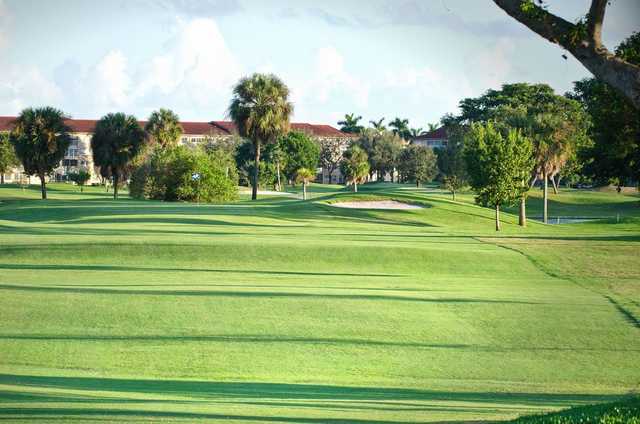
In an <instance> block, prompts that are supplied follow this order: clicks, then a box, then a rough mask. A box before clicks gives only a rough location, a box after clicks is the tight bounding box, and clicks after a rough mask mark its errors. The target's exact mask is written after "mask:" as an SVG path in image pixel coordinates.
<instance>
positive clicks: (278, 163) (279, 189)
mask: <svg viewBox="0 0 640 424" xmlns="http://www.w3.org/2000/svg"><path fill="white" fill-rule="evenodd" d="M276 173H277V176H278V189H277V191H282V185H281V182H280V161H279V160H278V161H276Z"/></svg>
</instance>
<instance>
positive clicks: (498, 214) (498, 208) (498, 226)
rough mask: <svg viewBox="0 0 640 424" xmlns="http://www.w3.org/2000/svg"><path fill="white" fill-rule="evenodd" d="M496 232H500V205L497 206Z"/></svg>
mask: <svg viewBox="0 0 640 424" xmlns="http://www.w3.org/2000/svg"><path fill="white" fill-rule="evenodd" d="M496 231H500V205H498V204H496Z"/></svg>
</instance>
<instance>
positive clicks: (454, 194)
mask: <svg viewBox="0 0 640 424" xmlns="http://www.w3.org/2000/svg"><path fill="white" fill-rule="evenodd" d="M451 194H452V195H453V201H454V202H455V201H456V191H455V190H451Z"/></svg>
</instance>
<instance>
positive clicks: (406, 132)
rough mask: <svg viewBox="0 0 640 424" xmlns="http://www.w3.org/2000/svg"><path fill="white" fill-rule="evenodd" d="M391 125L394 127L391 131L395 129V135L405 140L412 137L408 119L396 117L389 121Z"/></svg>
mask: <svg viewBox="0 0 640 424" xmlns="http://www.w3.org/2000/svg"><path fill="white" fill-rule="evenodd" d="M389 127H390V128H392V130H391V131H393V133H394V134H395V135H397V136H399V137H400V138H402V139H404V140H408V139H409V138H410V137H411V130H410V129H409V120H408V119H400V118H396V119H394V120H393V121H391V122H389Z"/></svg>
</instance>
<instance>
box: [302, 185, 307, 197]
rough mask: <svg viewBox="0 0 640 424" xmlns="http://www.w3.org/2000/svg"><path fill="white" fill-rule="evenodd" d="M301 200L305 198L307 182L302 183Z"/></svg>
mask: <svg viewBox="0 0 640 424" xmlns="http://www.w3.org/2000/svg"><path fill="white" fill-rule="evenodd" d="M302 200H307V182H306V181H304V182H303V183H302Z"/></svg>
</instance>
